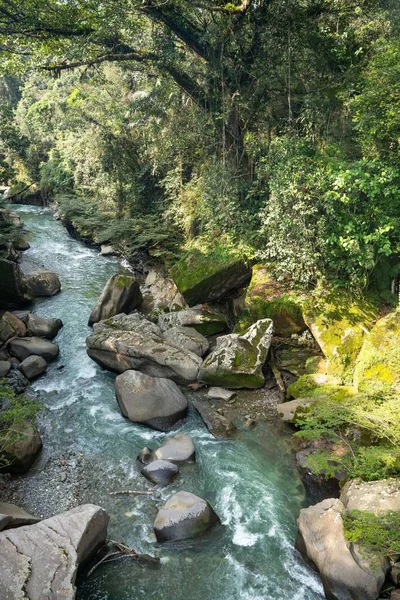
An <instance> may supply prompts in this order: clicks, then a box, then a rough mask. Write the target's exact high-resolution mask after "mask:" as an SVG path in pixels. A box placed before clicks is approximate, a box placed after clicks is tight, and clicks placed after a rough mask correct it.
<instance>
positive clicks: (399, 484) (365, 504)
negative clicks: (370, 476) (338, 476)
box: [340, 477, 400, 515]
mask: <svg viewBox="0 0 400 600" xmlns="http://www.w3.org/2000/svg"><path fill="white" fill-rule="evenodd" d="M340 500H341V501H342V502H343V504H344V506H345V507H346V510H347V511H351V510H364V511H367V512H370V513H374V514H375V515H377V514H379V513H381V512H384V511H387V510H395V511H399V510H400V479H397V478H394V477H393V478H391V479H381V480H380V481H361V480H358V479H353V480H350V481H348V482H347V483H346V484H345V485H344V486H343V488H342V492H341V494H340Z"/></svg>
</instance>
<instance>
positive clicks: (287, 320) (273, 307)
mask: <svg viewBox="0 0 400 600" xmlns="http://www.w3.org/2000/svg"><path fill="white" fill-rule="evenodd" d="M243 319H244V321H246V320H247V322H248V324H250V323H254V322H255V321H258V320H259V319H272V320H273V322H274V332H275V335H278V336H282V337H290V336H291V335H292V334H298V333H302V332H303V331H305V330H306V329H307V325H306V324H305V322H304V318H303V314H302V310H301V300H300V298H299V297H298V296H296V294H295V293H293V292H291V291H290V290H289V289H286V287H285V286H284V285H283V284H281V283H278V282H277V281H276V280H275V279H273V277H271V275H270V273H269V270H268V268H267V267H265V266H263V265H254V266H253V272H252V278H251V282H250V285H249V287H248V288H247V292H246V299H245V312H244V314H243Z"/></svg>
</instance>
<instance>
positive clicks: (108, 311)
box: [89, 273, 142, 325]
mask: <svg viewBox="0 0 400 600" xmlns="http://www.w3.org/2000/svg"><path fill="white" fill-rule="evenodd" d="M141 301H142V293H141V291H140V287H139V284H138V282H137V281H136V279H135V278H134V277H132V276H131V275H122V274H118V273H117V274H116V275H113V276H112V277H111V278H110V279H109V280H108V281H107V283H106V285H105V287H104V289H103V291H102V293H101V295H100V297H99V299H98V300H97V302H96V305H95V307H94V308H93V310H92V312H91V314H90V317H89V325H93V323H98V321H102V320H104V319H109V318H110V317H114V316H115V315H118V314H119V313H130V312H132V311H133V310H134V309H135V308H136V307H137V306H139V304H140V303H141Z"/></svg>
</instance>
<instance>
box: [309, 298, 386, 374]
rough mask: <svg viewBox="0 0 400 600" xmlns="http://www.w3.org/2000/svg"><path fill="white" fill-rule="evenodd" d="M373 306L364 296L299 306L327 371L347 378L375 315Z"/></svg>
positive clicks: (326, 300)
mask: <svg viewBox="0 0 400 600" xmlns="http://www.w3.org/2000/svg"><path fill="white" fill-rule="evenodd" d="M377 312H378V311H377V309H376V307H375V306H374V305H373V304H371V303H370V302H367V301H366V300H358V301H357V300H349V299H347V298H346V297H344V296H343V294H342V295H341V296H337V297H330V298H328V299H325V300H324V301H322V300H319V301H318V302H317V301H315V300H314V299H312V300H310V301H309V302H307V303H306V304H305V306H304V307H303V315H304V320H305V322H306V323H307V325H308V327H309V328H310V330H311V333H312V334H313V336H314V338H315V339H316V341H317V342H318V344H319V346H320V348H321V350H322V352H323V353H324V355H325V357H326V359H327V373H328V374H329V375H333V376H335V377H340V378H342V379H344V380H345V381H346V382H350V381H351V378H352V371H353V369H354V362H355V360H356V358H357V355H358V353H359V352H360V349H361V346H362V344H363V342H364V339H365V337H366V336H367V335H368V331H369V330H370V329H371V327H372V325H373V323H374V321H375V319H376V317H377Z"/></svg>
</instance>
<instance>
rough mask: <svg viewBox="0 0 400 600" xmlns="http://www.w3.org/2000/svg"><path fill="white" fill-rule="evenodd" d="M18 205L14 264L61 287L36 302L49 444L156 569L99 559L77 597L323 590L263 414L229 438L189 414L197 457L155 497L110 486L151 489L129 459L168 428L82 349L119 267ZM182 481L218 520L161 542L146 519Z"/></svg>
mask: <svg viewBox="0 0 400 600" xmlns="http://www.w3.org/2000/svg"><path fill="white" fill-rule="evenodd" d="M17 211H18V213H19V214H20V215H21V217H22V219H23V221H24V223H25V225H26V227H27V229H28V230H29V231H30V234H29V240H30V243H31V246H32V247H31V249H30V250H28V251H27V252H26V253H25V255H24V258H23V261H22V266H23V268H24V269H25V270H32V269H36V268H39V267H41V266H45V267H46V268H47V269H51V270H54V271H56V272H58V273H59V276H60V279H61V283H62V292H61V293H60V294H58V295H57V296H55V297H53V298H45V299H42V300H40V301H37V302H36V303H35V306H34V311H35V312H36V313H37V314H39V315H40V316H43V317H59V318H61V319H62V320H63V322H64V328H63V329H62V330H61V332H60V333H59V335H58V337H57V340H56V341H57V342H58V343H59V345H60V349H61V351H60V356H59V358H58V360H57V361H56V362H55V363H53V364H52V365H50V367H49V369H48V372H47V375H46V376H45V377H42V378H41V379H39V380H38V381H37V382H36V383H35V384H34V385H33V388H34V390H35V391H36V392H37V393H38V395H39V396H40V398H41V400H42V401H43V403H44V404H45V405H46V407H47V409H48V411H47V414H46V417H45V423H46V429H45V435H44V443H45V446H46V452H47V453H49V452H54V453H56V452H60V451H64V450H72V451H73V452H75V453H78V454H79V455H80V456H82V457H83V459H84V462H83V465H85V464H87V465H90V469H88V470H89V471H90V472H88V473H86V479H87V481H88V482H89V483H87V484H86V488H87V490H86V491H87V494H86V496H87V498H88V500H89V501H91V502H93V503H99V504H101V505H102V506H103V507H104V508H105V509H106V510H107V511H108V513H109V514H110V517H111V522H110V527H109V533H110V535H111V537H112V538H114V539H118V540H120V541H122V542H124V543H126V544H128V545H130V546H131V547H133V548H135V549H136V550H137V551H139V552H141V553H148V554H151V555H154V556H158V557H160V559H161V562H160V566H158V567H157V568H151V567H149V566H143V565H139V564H137V563H135V562H132V561H130V560H121V561H117V562H115V563H110V564H109V565H103V566H101V567H99V568H98V569H97V570H96V571H95V572H94V573H93V575H92V576H91V577H85V576H84V575H83V576H82V577H81V578H80V580H79V585H78V594H77V598H78V599H79V600H136V599H140V598H155V599H156V600H239V599H241V600H246V599H247V600H288V599H289V598H290V600H321V599H322V598H323V594H322V586H321V583H320V581H319V579H318V578H317V576H316V575H314V573H312V572H311V571H310V570H309V569H308V568H307V567H306V566H305V565H304V563H303V562H302V561H301V559H300V558H299V556H298V555H297V553H296V552H295V551H294V549H293V548H294V541H295V533H296V517H297V515H298V512H299V510H300V508H301V506H302V502H303V501H304V491H303V488H302V485H301V482H300V480H299V477H298V475H297V472H296V471H295V469H294V467H293V461H292V457H291V455H290V452H289V451H288V448H287V444H286V443H285V440H284V439H282V438H280V437H278V436H277V435H276V434H275V433H274V430H273V428H272V427H271V426H268V425H267V424H265V425H263V424H260V425H258V426H257V427H256V428H255V429H254V430H252V431H251V432H243V433H241V434H240V436H239V438H238V439H237V440H235V441H219V440H215V439H214V438H213V437H212V436H211V435H210V434H209V433H208V431H207V430H206V428H205V427H204V425H203V423H202V422H201V421H200V419H199V418H198V417H197V416H196V415H195V414H194V413H193V412H191V413H190V415H189V418H188V420H187V421H186V423H185V424H184V426H183V427H182V428H181V431H184V432H187V433H189V434H190V435H191V436H192V438H193V440H194V443H195V446H196V451H197V462H196V464H195V465H192V466H191V465H188V466H186V468H183V469H182V470H181V474H180V475H179V477H178V479H177V480H176V482H175V483H174V484H173V485H172V486H170V487H169V488H168V489H166V490H163V491H162V492H160V493H156V494H155V495H154V496H112V495H111V496H110V494H109V491H110V490H118V489H127V488H131V489H134V488H136V489H150V488H151V485H150V484H149V483H148V482H146V481H145V480H144V478H143V477H142V476H141V475H140V474H139V472H138V470H137V466H136V460H135V459H136V456H137V454H138V452H139V450H140V449H141V448H142V447H143V446H150V447H155V446H157V445H159V444H160V443H161V442H162V441H163V440H164V439H165V437H166V436H165V434H162V433H159V432H155V431H152V430H150V429H147V428H144V427H141V426H137V425H135V424H133V423H130V422H128V421H126V420H125V419H124V418H123V417H122V416H121V414H120V412H119V410H118V407H117V404H116V401H115V397H114V375H112V374H111V373H107V372H105V371H103V370H102V369H101V368H100V367H99V366H97V365H96V364H95V363H94V362H93V361H91V360H90V359H89V357H88V356H87V355H86V351H85V338H86V336H87V335H88V333H89V328H88V327H87V319H88V316H89V313H90V311H91V308H92V306H93V304H94V302H95V300H96V298H97V297H98V295H99V293H100V291H101V290H102V287H103V286H104V283H105V281H106V280H107V279H108V278H109V277H110V275H111V274H113V273H115V272H116V271H117V270H118V269H119V268H120V267H119V265H118V262H117V261H116V260H115V259H113V258H104V257H101V256H99V253H98V252H97V251H95V250H92V249H88V248H86V247H85V246H84V245H82V244H81V243H80V242H77V241H75V240H73V239H71V238H70V237H69V236H68V234H67V232H66V231H65V229H64V228H63V227H62V225H61V224H60V223H59V222H57V221H55V220H54V219H53V217H52V215H51V213H50V211H49V210H47V209H41V208H37V207H28V206H23V207H18V209H17ZM61 365H64V367H62V368H60V367H61ZM86 459H87V462H85V460H86ZM31 477H35V475H31ZM57 489H58V488H57ZM180 489H184V490H187V491H192V492H194V493H196V494H198V495H199V496H202V497H204V498H206V499H207V500H209V502H210V503H211V504H212V505H213V507H214V508H215V510H216V512H217V513H218V514H219V516H220V518H221V521H222V526H221V527H220V528H218V529H217V530H215V531H213V532H211V533H209V534H208V535H206V536H205V537H203V538H201V539H199V540H196V541H190V542H184V543H179V544H178V545H174V544H170V545H159V544H157V543H156V542H155V539H154V536H153V533H152V523H153V520H154V517H155V515H156V513H157V510H158V508H159V507H160V505H161V504H162V503H163V502H164V501H165V499H166V498H168V497H169V496H170V495H171V494H172V493H174V492H176V491H178V490H180ZM41 493H45V490H42V491H41Z"/></svg>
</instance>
